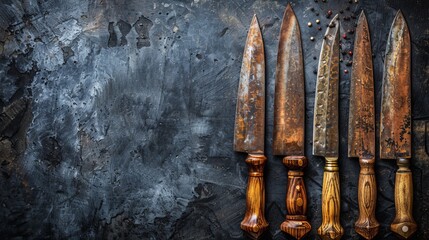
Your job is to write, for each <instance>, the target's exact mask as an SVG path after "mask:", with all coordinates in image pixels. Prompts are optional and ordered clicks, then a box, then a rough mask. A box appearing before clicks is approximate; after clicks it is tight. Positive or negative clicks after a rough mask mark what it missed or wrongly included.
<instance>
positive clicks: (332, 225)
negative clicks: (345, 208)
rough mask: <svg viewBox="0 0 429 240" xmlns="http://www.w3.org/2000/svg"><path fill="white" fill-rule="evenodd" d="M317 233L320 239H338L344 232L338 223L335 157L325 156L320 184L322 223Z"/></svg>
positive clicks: (338, 204) (338, 208)
mask: <svg viewBox="0 0 429 240" xmlns="http://www.w3.org/2000/svg"><path fill="white" fill-rule="evenodd" d="M317 233H318V234H319V235H320V237H321V238H322V239H340V238H341V236H343V233H344V229H343V227H341V223H340V177H339V174H338V159H337V158H326V165H325V172H324V174H323V186H322V225H321V226H320V227H319V229H318V230H317Z"/></svg>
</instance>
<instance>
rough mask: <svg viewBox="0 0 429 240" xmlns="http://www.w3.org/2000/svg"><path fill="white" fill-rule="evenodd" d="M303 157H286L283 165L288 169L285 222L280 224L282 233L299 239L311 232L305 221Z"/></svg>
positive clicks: (305, 198)
mask: <svg viewBox="0 0 429 240" xmlns="http://www.w3.org/2000/svg"><path fill="white" fill-rule="evenodd" d="M307 162H308V161H307V158H306V157H304V156H288V157H285V158H283V163H284V164H285V165H286V167H288V169H289V171H288V184H287V186H288V187H287V194H286V209H287V213H288V214H287V215H286V220H285V221H284V222H283V223H282V224H281V226H280V229H281V230H282V231H283V232H286V233H287V234H289V235H291V236H293V237H294V238H296V239H301V238H303V237H304V236H305V235H307V233H308V232H310V230H311V225H310V223H309V222H308V221H307V216H306V213H307V191H306V190H305V183H304V178H303V176H304V172H303V169H304V168H305V167H306V166H307Z"/></svg>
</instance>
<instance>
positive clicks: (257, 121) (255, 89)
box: [234, 15, 265, 153]
mask: <svg viewBox="0 0 429 240" xmlns="http://www.w3.org/2000/svg"><path fill="white" fill-rule="evenodd" d="M264 57H265V55H264V44H263V41H262V34H261V30H260V29H259V24H258V20H257V19H256V15H255V16H254V17H253V20H252V23H251V25H250V29H249V33H248V35H247V41H246V46H245V48H244V54H243V63H242V66H241V72H240V83H239V87H238V96H237V110H236V114H235V129H234V150H235V151H238V152H247V153H263V152H264V123H265V122H264V120H265V59H264Z"/></svg>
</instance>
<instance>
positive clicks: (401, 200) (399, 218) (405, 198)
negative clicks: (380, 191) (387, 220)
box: [390, 158, 417, 239]
mask: <svg viewBox="0 0 429 240" xmlns="http://www.w3.org/2000/svg"><path fill="white" fill-rule="evenodd" d="M397 164H398V167H399V169H398V171H397V172H396V177H395V208H396V216H395V219H394V220H393V223H392V224H391V225H390V229H391V230H392V231H393V232H394V233H396V234H397V235H398V236H400V237H402V238H404V239H408V238H410V237H411V236H412V235H413V234H414V233H415V232H416V230H417V224H416V222H415V221H414V218H413V178H412V174H411V170H410V168H409V165H410V163H409V159H407V158H399V159H398V160H397Z"/></svg>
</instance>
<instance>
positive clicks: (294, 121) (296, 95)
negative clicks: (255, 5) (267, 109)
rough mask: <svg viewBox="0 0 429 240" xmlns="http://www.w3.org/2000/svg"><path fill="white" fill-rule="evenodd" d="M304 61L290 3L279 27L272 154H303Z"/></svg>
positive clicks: (299, 33) (295, 20)
mask: <svg viewBox="0 0 429 240" xmlns="http://www.w3.org/2000/svg"><path fill="white" fill-rule="evenodd" d="M304 98H305V93H304V64H303V58H302V47H301V32H300V30H299V25H298V20H297V19H296V16H295V13H294V12H293V10H292V7H291V6H290V4H288V5H287V7H286V11H285V13H284V15H283V22H282V25H281V28H280V40H279V49H278V55H277V69H276V92H275V102H274V138H273V139H274V140H273V152H274V155H287V156H303V155H304V124H305V99H304Z"/></svg>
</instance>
